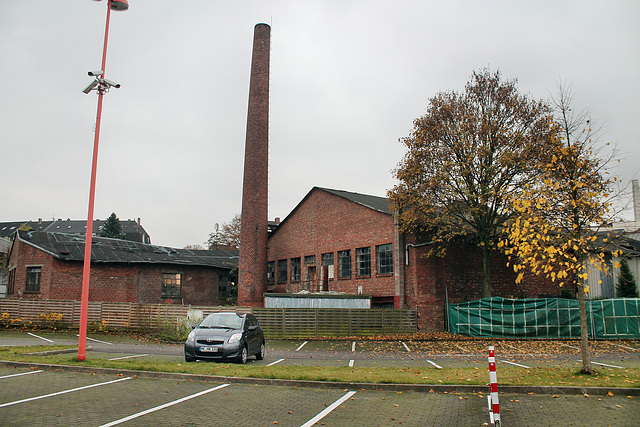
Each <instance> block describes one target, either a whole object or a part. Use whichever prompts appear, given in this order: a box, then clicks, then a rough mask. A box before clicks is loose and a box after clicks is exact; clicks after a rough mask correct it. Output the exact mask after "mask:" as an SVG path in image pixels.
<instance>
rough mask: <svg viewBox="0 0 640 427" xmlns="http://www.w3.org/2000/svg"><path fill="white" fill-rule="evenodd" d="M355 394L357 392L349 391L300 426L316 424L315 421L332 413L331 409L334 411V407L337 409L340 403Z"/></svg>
mask: <svg viewBox="0 0 640 427" xmlns="http://www.w3.org/2000/svg"><path fill="white" fill-rule="evenodd" d="M354 394H356V392H355V391H350V392H349V393H347V394H345V395H344V396H342V397H341V398H340V399H338V400H336V401H335V402H333V403H332V404H331V405H329V406H327V408H326V409H325V410H324V411H322V412H320V413H319V414H318V415H316V416H315V417H313V418H311V419H310V420H309V421H307V422H306V423H304V424H302V425H301V426H300V427H311V426H312V425H314V424H315V423H317V422H318V421H320V420H321V419H323V418H324V417H326V416H327V415H329V414H330V413H331V411H333V410H334V409H336V408H337V407H338V405H340V404H341V403H342V402H344V401H345V400H347V399H349V398H350V397H351V396H353V395H354Z"/></svg>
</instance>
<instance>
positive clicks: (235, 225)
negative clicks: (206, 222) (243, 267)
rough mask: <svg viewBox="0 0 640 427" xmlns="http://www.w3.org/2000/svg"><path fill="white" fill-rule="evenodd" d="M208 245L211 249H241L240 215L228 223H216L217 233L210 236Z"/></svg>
mask: <svg viewBox="0 0 640 427" xmlns="http://www.w3.org/2000/svg"><path fill="white" fill-rule="evenodd" d="M206 244H207V246H208V248H209V249H215V248H217V247H219V246H225V247H230V248H234V249H236V250H237V249H240V215H238V214H236V215H235V216H234V217H233V218H232V219H231V221H229V222H228V223H223V224H222V225H220V224H218V223H216V224H215V231H214V232H213V233H211V234H209V239H208V240H207V242H206Z"/></svg>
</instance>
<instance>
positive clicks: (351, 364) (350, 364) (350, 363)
mask: <svg viewBox="0 0 640 427" xmlns="http://www.w3.org/2000/svg"><path fill="white" fill-rule="evenodd" d="M354 363H355V360H353V359H351V360H349V367H350V368H352V367H353V364H354Z"/></svg>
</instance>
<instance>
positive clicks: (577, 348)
mask: <svg viewBox="0 0 640 427" xmlns="http://www.w3.org/2000/svg"><path fill="white" fill-rule="evenodd" d="M560 345H563V346H565V347H569V348H572V349H574V350H580V348H579V347H574V346H572V345H568V344H562V343H560Z"/></svg>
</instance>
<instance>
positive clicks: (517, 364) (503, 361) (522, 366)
mask: <svg viewBox="0 0 640 427" xmlns="http://www.w3.org/2000/svg"><path fill="white" fill-rule="evenodd" d="M500 362H502V363H508V364H509V365H515V366H520V367H521V368H527V369H531V367H530V366H526V365H521V364H519V363H514V362H509V361H508V360H501V361H500Z"/></svg>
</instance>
